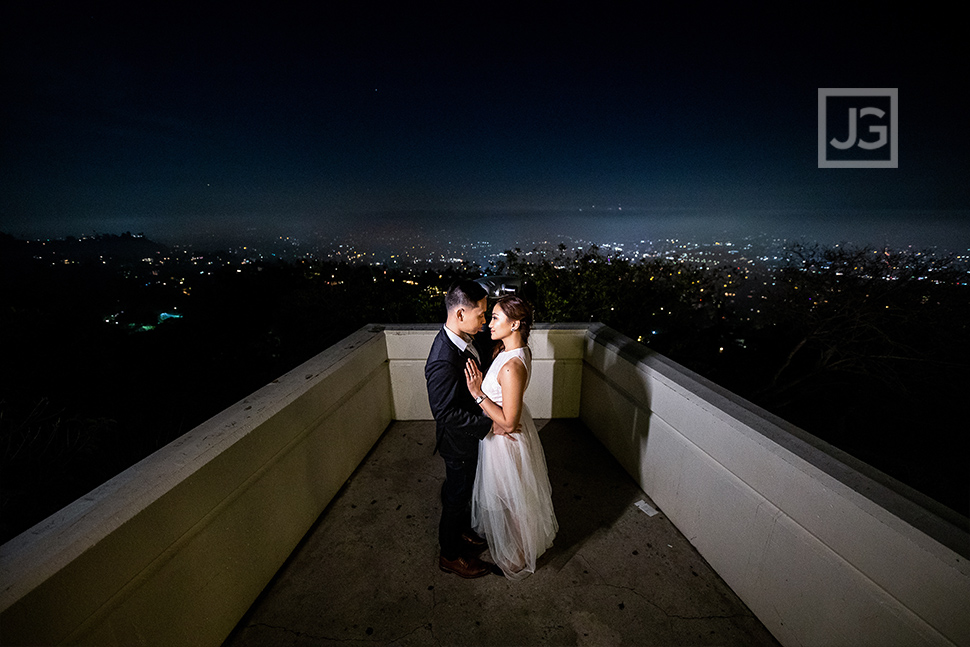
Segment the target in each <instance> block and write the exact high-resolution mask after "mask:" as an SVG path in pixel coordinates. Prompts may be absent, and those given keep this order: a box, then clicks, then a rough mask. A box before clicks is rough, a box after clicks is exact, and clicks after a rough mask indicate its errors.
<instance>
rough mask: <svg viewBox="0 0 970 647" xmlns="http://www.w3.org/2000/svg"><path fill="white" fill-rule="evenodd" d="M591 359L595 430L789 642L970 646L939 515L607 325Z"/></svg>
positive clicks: (968, 573)
mask: <svg viewBox="0 0 970 647" xmlns="http://www.w3.org/2000/svg"><path fill="white" fill-rule="evenodd" d="M585 361H586V364H585V370H584V373H583V377H582V398H581V402H582V406H581V412H580V417H581V419H582V420H583V422H584V423H585V424H586V425H587V426H588V427H589V428H590V429H591V430H592V431H593V432H594V433H595V434H596V435H597V436H598V437H599V438H600V439H601V441H602V442H603V443H604V444H605V445H606V446H607V447H608V448H609V450H610V451H611V452H612V453H613V455H614V456H615V457H616V458H617V459H618V460H619V461H620V462H621V464H623V466H624V467H625V468H626V470H627V471H628V472H629V473H630V474H631V475H632V476H633V477H634V478H635V479H636V480H637V481H638V483H640V485H641V487H642V488H643V490H644V491H645V492H646V493H647V494H648V495H650V497H651V498H652V499H653V500H654V502H655V503H656V504H657V505H658V506H659V507H660V509H661V510H662V511H663V512H664V513H665V514H666V515H667V516H668V518H670V519H671V521H673V522H674V524H675V525H676V526H677V527H678V528H679V529H680V531H681V532H683V534H684V535H685V536H686V537H687V538H688V539H689V540H690V541H691V542H692V543H693V544H694V545H695V546H696V547H697V549H698V550H699V551H700V553H701V554H702V555H703V556H704V558H705V559H706V560H707V561H708V562H709V563H710V564H711V565H712V566H713V567H714V568H715V570H717V572H718V574H719V575H720V576H721V577H722V578H724V580H725V581H726V582H727V583H728V585H729V586H731V588H732V589H733V590H734V591H735V592H736V593H737V594H738V595H739V596H740V597H741V598H742V599H743V600H744V601H745V603H746V604H747V605H748V606H749V607H750V608H751V610H752V611H753V612H754V613H755V614H756V615H757V616H758V618H759V619H760V620H761V621H762V622H763V623H764V624H765V626H766V627H767V628H768V629H769V630H770V631H771V632H772V633H773V634H774V635H775V636H776V637H777V638H778V639H779V641H780V642H782V643H783V644H785V645H792V646H795V645H845V644H853V645H873V646H879V647H885V646H887V645H953V644H956V645H970V614H967V613H966V604H967V601H968V600H970V567H968V563H967V559H966V552H967V548H968V546H967V534H966V532H964V531H961V530H959V529H958V528H956V527H955V526H953V525H951V524H950V523H949V522H948V521H947V520H946V519H945V518H942V517H941V516H940V515H943V516H945V512H944V511H943V510H939V509H938V511H939V512H940V515H938V514H935V513H934V511H933V510H931V509H928V507H929V508H933V507H934V505H935V504H933V503H932V502H930V501H928V500H924V501H919V498H920V497H919V496H918V495H915V493H912V492H909V491H907V492H906V494H908V495H911V496H905V497H904V496H902V495H900V494H899V493H897V492H896V491H894V489H893V487H892V486H893V483H891V479H888V478H887V477H885V476H884V475H882V477H883V478H882V479H879V478H878V476H870V475H867V472H869V473H870V474H872V473H873V472H874V470H871V468H868V466H864V465H853V464H852V462H853V459H851V458H849V457H846V456H844V455H843V454H841V453H840V452H838V450H835V449H834V448H831V447H827V446H825V444H824V443H822V442H820V441H818V440H817V439H813V438H812V437H811V436H809V435H808V434H806V433H805V432H803V431H801V430H799V429H797V428H795V427H793V426H792V425H789V424H787V423H785V422H784V421H782V420H779V419H777V418H775V417H774V416H772V415H771V414H768V413H767V412H765V411H763V410H760V409H759V408H758V407H756V406H754V405H752V404H751V403H748V402H746V401H744V400H743V399H741V398H738V397H737V396H734V395H733V394H730V393H729V392H726V391H724V390H723V389H720V388H719V387H717V386H716V385H713V384H711V383H710V382H708V381H707V380H704V379H703V378H701V377H700V376H697V375H696V374H693V373H691V372H690V371H687V370H686V369H684V368H683V367H680V366H678V365H677V364H675V363H673V362H670V361H669V360H666V359H665V358H663V357H661V356H659V355H656V354H652V353H650V352H649V351H648V350H647V349H646V348H644V347H643V346H641V345H639V344H636V343H635V342H633V341H632V340H630V339H628V338H626V337H623V336H622V335H620V334H618V333H616V332H615V331H612V330H610V329H608V328H605V327H603V326H601V325H598V324H595V325H593V326H591V327H590V331H589V333H588V336H587V341H586V353H585ZM887 482H889V485H888V486H887V485H886V483H887ZM897 485H898V486H899V489H900V490H906V488H905V486H902V485H901V484H897ZM912 495H915V496H912ZM914 499H916V500H917V502H916V503H914ZM921 504H922V505H921ZM961 547H962V550H961ZM961 553H963V554H961Z"/></svg>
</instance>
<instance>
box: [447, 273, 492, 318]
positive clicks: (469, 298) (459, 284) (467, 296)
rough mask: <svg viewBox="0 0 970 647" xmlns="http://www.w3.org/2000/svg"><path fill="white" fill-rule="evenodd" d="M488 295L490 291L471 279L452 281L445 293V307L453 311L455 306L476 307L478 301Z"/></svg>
mask: <svg viewBox="0 0 970 647" xmlns="http://www.w3.org/2000/svg"><path fill="white" fill-rule="evenodd" d="M487 296H488V292H487V291H486V290H485V288H483V287H482V286H481V285H480V284H478V283H476V282H475V281H472V280H471V279H462V280H460V281H456V282H455V283H452V285H451V287H450V288H448V293H447V294H446V295H445V308H446V309H447V310H448V312H451V311H452V310H453V309H454V308H474V307H475V306H476V305H478V302H479V301H481V300H482V299H484V298H485V297H487Z"/></svg>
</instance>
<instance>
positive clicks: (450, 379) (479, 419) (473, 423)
mask: <svg viewBox="0 0 970 647" xmlns="http://www.w3.org/2000/svg"><path fill="white" fill-rule="evenodd" d="M474 344H475V348H476V349H477V350H478V355H479V357H480V358H481V359H482V363H483V365H481V366H480V368H481V370H482V372H485V371H486V370H488V364H489V363H491V358H492V352H491V339H489V333H488V331H487V330H485V331H484V333H479V334H478V335H476V336H475V341H474ZM469 357H473V355H472V354H471V352H470V351H468V350H466V351H465V352H464V353H462V352H461V351H459V350H458V347H457V346H455V344H454V343H452V341H451V340H450V339H449V338H448V334H447V333H446V332H445V328H444V326H442V327H441V331H439V332H438V335H437V336H436V337H435V338H434V342H433V343H432V344H431V352H430V353H429V354H428V362H427V363H426V364H425V366H424V377H425V379H426V380H427V381H428V402H429V403H430V404H431V413H432V414H433V415H434V419H435V423H436V429H435V431H436V437H437V438H436V442H435V451H436V452H437V451H440V452H441V454H442V455H443V456H449V457H453V458H471V457H473V456H477V455H478V441H479V440H481V439H482V438H484V437H485V436H487V435H488V432H489V431H490V430H491V428H492V421H491V419H490V418H489V417H488V416H486V415H485V414H484V412H483V411H482V408H481V407H480V406H479V405H477V404H475V398H473V397H472V395H471V393H469V392H468V386H467V385H466V383H465V361H466V360H467V359H468V358H469Z"/></svg>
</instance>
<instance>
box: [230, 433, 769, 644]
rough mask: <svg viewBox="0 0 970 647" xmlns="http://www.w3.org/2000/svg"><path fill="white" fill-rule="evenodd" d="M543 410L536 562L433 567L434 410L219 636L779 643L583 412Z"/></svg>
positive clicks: (338, 501)
mask: <svg viewBox="0 0 970 647" xmlns="http://www.w3.org/2000/svg"><path fill="white" fill-rule="evenodd" d="M537 422H538V425H539V428H540V436H541V438H542V443H543V446H544V448H545V451H546V458H547V462H548V464H549V478H550V481H551V483H552V489H553V500H554V505H555V508H556V515H557V517H558V519H559V525H560V530H559V534H558V536H557V537H556V542H555V545H554V546H553V547H552V548H551V549H550V550H549V551H548V552H547V553H546V554H545V555H544V556H543V557H542V558H541V560H540V562H539V565H538V568H537V570H536V573H535V574H534V575H532V576H530V577H529V578H527V579H525V580H523V581H521V582H518V583H512V582H509V581H508V580H506V579H505V578H504V577H501V576H497V575H488V576H486V577H484V578H480V579H476V580H464V579H461V578H459V577H457V576H455V575H452V574H447V573H443V572H442V571H440V570H439V569H438V565H437V559H438V546H437V524H438V514H439V503H438V491H439V488H440V487H441V483H442V481H443V480H444V464H443V462H442V460H441V458H440V457H438V456H432V454H431V451H432V448H433V445H434V423H433V422H424V421H421V422H394V423H392V424H391V425H390V426H389V427H388V429H387V431H386V432H385V433H384V436H383V437H382V438H381V440H380V441H379V442H378V444H377V445H376V446H375V447H374V449H372V450H371V453H370V454H369V455H368V457H367V458H366V459H365V460H364V462H363V463H362V464H361V465H360V467H358V469H357V471H356V472H355V473H354V474H353V476H352V477H351V478H350V480H349V481H348V482H347V483H346V485H345V486H344V487H343V489H342V490H341V491H340V492H339V493H338V494H337V496H336V497H335V498H334V500H333V501H332V502H331V504H330V505H329V506H328V508H327V509H326V511H325V512H324V514H323V515H321V517H320V519H319V520H318V521H317V523H316V524H315V525H314V527H313V528H311V530H310V531H309V532H308V533H307V535H306V537H305V538H304V539H303V541H302V542H301V544H300V545H299V546H298V547H297V549H296V550H295V551H294V552H293V554H292V555H291V556H290V558H289V560H288V561H287V563H286V564H284V566H283V568H281V569H280V571H279V572H278V573H277V574H276V577H275V578H274V580H273V581H272V582H270V584H269V585H268V586H267V588H266V589H265V590H264V591H263V593H262V595H261V596H260V598H259V599H258V600H257V601H256V603H255V604H254V605H253V606H252V608H251V609H250V610H249V612H248V613H247V615H246V616H245V617H244V618H243V619H242V620H241V621H240V623H239V625H238V626H237V627H236V629H235V630H234V631H233V633H232V634H231V635H230V636H229V638H228V639H227V640H226V641H225V643H224V646H225V647H249V646H263V645H337V644H341V645H346V644H359V645H538V644H542V645H738V646H744V647H751V646H755V645H777V644H778V643H777V641H775V639H774V638H773V637H772V636H771V634H770V633H768V631H767V630H766V629H765V628H764V626H763V625H762V624H761V623H760V622H759V621H758V619H757V618H755V617H754V616H753V615H752V613H751V612H750V611H749V610H748V608H747V607H746V606H745V605H744V603H743V602H741V600H740V599H739V598H738V597H737V596H736V595H735V594H734V592H733V591H731V589H730V588H728V586H727V585H726V584H725V583H724V582H723V581H722V580H721V579H720V577H718V575H717V574H716V573H715V572H714V571H713V570H712V569H711V567H710V566H709V565H708V564H707V562H705V561H704V559H703V558H702V557H701V556H700V555H699V554H698V553H697V551H696V550H695V549H694V548H693V546H691V544H690V542H688V541H687V539H686V538H685V537H684V536H683V535H681V534H680V532H678V531H677V529H676V528H674V526H673V524H672V523H671V522H670V521H669V520H667V518H666V517H665V516H664V514H663V512H661V513H660V514H657V515H654V516H653V517H650V516H647V514H645V513H644V512H642V511H641V510H640V509H639V508H637V507H636V506H635V504H636V502H638V501H640V500H641V499H643V500H646V501H647V503H649V504H651V505H653V504H652V502H651V501H650V500H649V499H648V498H647V497H646V496H645V495H644V494H643V492H642V491H641V490H640V489H639V487H638V486H637V485H636V483H635V482H634V481H633V480H632V479H631V478H630V477H629V476H628V475H627V473H626V472H625V471H624V470H623V469H622V468H621V467H620V465H619V464H618V463H617V462H616V460H615V459H614V458H613V457H612V456H611V455H610V454H609V453H608V452H607V451H606V449H605V448H604V447H603V446H602V445H601V444H600V443H599V441H597V440H596V439H595V437H594V436H593V435H592V434H591V433H590V432H589V431H588V430H587V429H586V427H585V426H584V425H583V424H582V423H581V422H579V421H577V420H551V421H537ZM280 496H285V493H280ZM654 507H656V506H654ZM482 557H483V558H484V559H486V560H488V559H490V558H489V555H488V553H487V552H485V553H484V554H483V555H482Z"/></svg>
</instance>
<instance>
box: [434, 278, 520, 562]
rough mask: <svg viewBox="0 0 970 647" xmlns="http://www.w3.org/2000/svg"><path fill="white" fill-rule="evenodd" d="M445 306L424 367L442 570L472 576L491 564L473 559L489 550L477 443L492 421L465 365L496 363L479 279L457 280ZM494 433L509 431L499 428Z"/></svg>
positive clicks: (482, 368) (439, 559) (486, 433)
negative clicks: (475, 519)
mask: <svg viewBox="0 0 970 647" xmlns="http://www.w3.org/2000/svg"><path fill="white" fill-rule="evenodd" d="M445 307H446V308H447V310H448V318H447V320H446V321H445V325H444V326H443V327H442V329H441V331H440V332H439V333H438V335H437V336H436V337H435V339H434V342H433V343H432V344H431V352H430V353H429V354H428V361H427V363H426V364H425V367H424V376H425V379H427V381H428V401H429V403H430V404H431V413H432V414H433V415H434V419H435V423H436V429H435V431H436V436H437V438H436V442H435V451H436V452H439V453H440V454H441V457H442V458H443V459H444V461H445V482H444V484H443V485H442V487H441V522H440V524H439V525H438V543H439V544H440V545H441V556H440V557H439V558H438V566H439V567H440V568H441V570H443V571H445V572H448V573H455V574H456V575H459V576H461V577H465V578H473V577H481V576H483V575H487V574H488V573H489V572H490V568H489V564H486V563H485V562H483V561H482V560H480V559H478V557H475V556H474V555H475V554H477V552H481V550H482V549H483V548H484V546H485V541H484V540H483V539H482V538H480V537H478V536H477V535H476V534H475V533H474V532H472V530H471V498H472V487H473V486H474V484H475V471H476V470H477V468H478V441H479V440H481V439H482V438H484V437H485V436H486V435H488V432H489V430H491V429H492V421H491V419H489V418H488V417H487V416H486V415H485V414H484V413H483V412H482V409H481V407H480V406H479V405H478V404H477V403H476V402H475V399H474V398H473V397H472V396H471V393H469V391H468V387H467V385H466V383H465V363H466V362H467V361H468V359H469V358H471V359H473V360H474V361H475V362H476V363H477V364H478V366H479V368H480V369H481V370H482V372H484V371H485V370H487V369H488V364H489V363H490V362H491V360H492V342H491V339H490V336H489V333H488V330H487V329H484V328H483V326H484V324H485V311H486V310H487V309H488V293H487V292H486V291H485V288H483V287H482V286H481V285H479V284H478V283H476V282H475V281H471V280H462V281H458V282H457V283H455V284H454V285H452V286H451V288H450V289H449V290H448V293H447V294H446V295H445ZM495 433H497V434H503V433H505V430H504V429H502V428H500V427H498V426H496V427H495Z"/></svg>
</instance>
